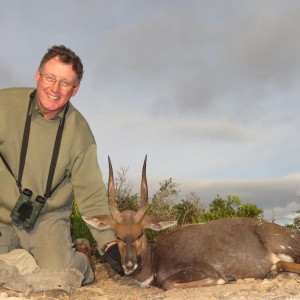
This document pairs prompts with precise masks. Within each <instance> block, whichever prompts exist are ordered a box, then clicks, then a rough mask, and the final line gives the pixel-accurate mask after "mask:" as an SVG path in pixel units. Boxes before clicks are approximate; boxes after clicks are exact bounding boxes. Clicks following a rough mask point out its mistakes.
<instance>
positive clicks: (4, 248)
mask: <svg viewBox="0 0 300 300" xmlns="http://www.w3.org/2000/svg"><path fill="white" fill-rule="evenodd" d="M16 248H20V240H19V238H18V236H17V234H16V232H15V230H14V228H13V227H12V226H9V225H4V224H0V254H4V253H7V252H9V251H11V250H13V249H16Z"/></svg>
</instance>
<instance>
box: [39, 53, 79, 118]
mask: <svg viewBox="0 0 300 300" xmlns="http://www.w3.org/2000/svg"><path fill="white" fill-rule="evenodd" d="M45 76H50V77H51V78H52V79H53V78H56V81H55V82H54V83H52V84H49V83H45V82H47V80H45ZM34 80H35V82H36V86H37V99H38V105H39V108H40V111H41V113H42V114H43V115H44V118H46V119H52V118H54V117H55V116H56V115H57V114H58V113H59V112H60V111H61V110H62V108H63V107H64V106H65V104H66V103H67V102H68V101H69V100H70V98H71V97H73V96H75V95H76V93H77V91H78V89H79V86H80V83H77V77H76V73H75V72H74V71H73V69H72V65H70V64H65V63H63V62H61V61H60V60H59V59H58V57H54V58H52V59H51V60H49V61H48V62H46V63H45V64H44V66H43V67H42V69H41V70H40V69H37V71H36V74H35V77H34ZM61 81H64V82H67V83H72V85H74V87H73V86H72V87H71V88H70V89H69V90H66V89H65V88H64V87H63V88H62V86H61ZM76 83H77V84H76Z"/></svg>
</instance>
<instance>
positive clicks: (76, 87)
mask: <svg viewBox="0 0 300 300" xmlns="http://www.w3.org/2000/svg"><path fill="white" fill-rule="evenodd" d="M79 87H80V82H78V83H77V84H76V85H75V87H74V88H73V92H72V97H73V96H75V95H76V94H77V91H78V90H79Z"/></svg>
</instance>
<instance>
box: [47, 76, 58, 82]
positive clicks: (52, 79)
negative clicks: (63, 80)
mask: <svg viewBox="0 0 300 300" xmlns="http://www.w3.org/2000/svg"><path fill="white" fill-rule="evenodd" d="M46 79H47V80H48V81H49V82H55V81H56V78H55V77H53V76H46Z"/></svg>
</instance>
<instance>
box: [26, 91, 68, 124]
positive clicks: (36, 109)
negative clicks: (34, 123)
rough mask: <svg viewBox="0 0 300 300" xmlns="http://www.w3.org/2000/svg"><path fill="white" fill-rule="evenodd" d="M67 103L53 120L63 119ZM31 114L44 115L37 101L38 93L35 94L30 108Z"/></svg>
mask: <svg viewBox="0 0 300 300" xmlns="http://www.w3.org/2000/svg"><path fill="white" fill-rule="evenodd" d="M66 106H67V104H66V105H65V106H64V108H63V109H62V110H61V111H60V112H59V114H57V115H56V116H55V117H54V118H53V119H52V120H56V119H62V118H63V116H64V111H65V109H66ZM29 114H32V115H33V116H37V115H40V116H41V117H43V114H42V113H41V112H40V109H39V105H38V102H37V95H35V97H34V100H33V103H32V105H31V107H30V109H29Z"/></svg>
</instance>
